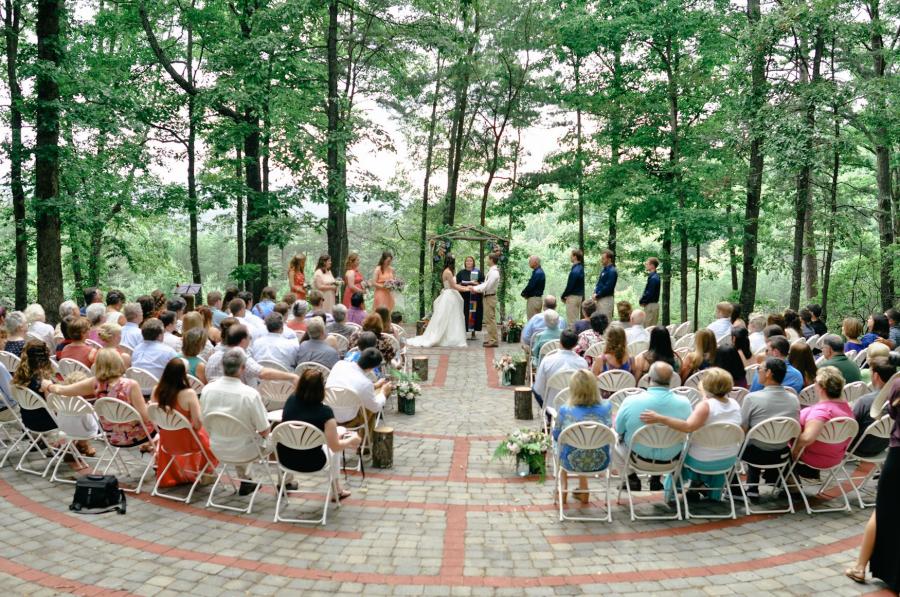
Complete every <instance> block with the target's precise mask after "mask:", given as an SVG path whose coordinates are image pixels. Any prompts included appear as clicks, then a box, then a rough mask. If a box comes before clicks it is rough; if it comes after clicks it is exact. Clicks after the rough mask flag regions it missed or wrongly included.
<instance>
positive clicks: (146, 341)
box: [131, 317, 178, 379]
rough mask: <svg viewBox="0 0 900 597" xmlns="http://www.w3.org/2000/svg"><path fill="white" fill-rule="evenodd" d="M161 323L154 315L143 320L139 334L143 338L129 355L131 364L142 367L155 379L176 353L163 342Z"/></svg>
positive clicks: (137, 367) (163, 331)
mask: <svg viewBox="0 0 900 597" xmlns="http://www.w3.org/2000/svg"><path fill="white" fill-rule="evenodd" d="M163 334H165V330H164V329H163V324H162V322H161V321H160V320H158V319H156V318H155V317H151V318H150V319H148V320H147V321H145V322H144V327H143V328H141V336H142V337H143V340H142V341H141V343H140V344H138V345H137V347H135V349H134V353H133V354H132V355H131V366H132V367H134V368H136V369H143V370H144V371H146V372H147V373H150V374H151V375H153V376H154V377H156V378H157V379H159V378H160V377H162V372H163V370H164V369H165V368H166V365H168V364H169V361H171V360H172V359H174V358H175V357H176V356H177V355H178V353H176V352H175V350H173V349H172V347H171V346H167V345H165V344H163V342H162V339H163Z"/></svg>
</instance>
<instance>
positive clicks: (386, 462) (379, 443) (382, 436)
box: [372, 427, 394, 468]
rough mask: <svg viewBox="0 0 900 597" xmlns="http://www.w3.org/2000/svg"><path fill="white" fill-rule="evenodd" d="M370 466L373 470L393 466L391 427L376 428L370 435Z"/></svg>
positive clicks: (392, 433) (392, 432) (392, 429)
mask: <svg viewBox="0 0 900 597" xmlns="http://www.w3.org/2000/svg"><path fill="white" fill-rule="evenodd" d="M372 466H374V467H375V468H392V467H393V466H394V428H393V427H378V428H376V429H375V432H374V433H373V434H372Z"/></svg>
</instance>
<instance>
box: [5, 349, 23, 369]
mask: <svg viewBox="0 0 900 597" xmlns="http://www.w3.org/2000/svg"><path fill="white" fill-rule="evenodd" d="M20 362H21V359H20V358H19V357H17V356H16V355H14V354H13V353H11V352H6V351H5V350H0V363H2V364H3V366H4V367H6V370H7V371H9V372H10V373H14V372H15V370H16V369H18V368H19V363H20Z"/></svg>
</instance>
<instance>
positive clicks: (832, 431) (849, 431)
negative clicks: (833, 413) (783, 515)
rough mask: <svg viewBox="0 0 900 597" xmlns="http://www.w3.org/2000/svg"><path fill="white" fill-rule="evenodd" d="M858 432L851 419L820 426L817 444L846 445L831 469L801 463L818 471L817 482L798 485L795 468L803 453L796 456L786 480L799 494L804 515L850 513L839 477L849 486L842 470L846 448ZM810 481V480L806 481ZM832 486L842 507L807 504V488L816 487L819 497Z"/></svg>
mask: <svg viewBox="0 0 900 597" xmlns="http://www.w3.org/2000/svg"><path fill="white" fill-rule="evenodd" d="M857 431H859V423H857V422H856V419H854V418H852V417H835V418H834V419H831V420H830V421H826V422H825V424H824V425H823V426H822V431H820V432H819V437H817V438H816V441H817V442H822V443H824V444H846V445H845V447H844V456H842V457H841V461H840V462H839V463H838V464H836V465H834V466H831V467H825V468H819V467H817V466H812V465H810V464H807V463H805V462H804V463H802V464H803V465H804V466H808V467H809V468H811V469H815V470H817V471H819V478H820V480H819V481H813V482H811V483H810V482H807V483H806V484H804V485H801V484H800V479H799V478H798V477H797V474H796V472H795V471H796V468H797V464H799V463H801V458H802V457H803V452H802V451H801V452H800V454H798V455H797V459H796V460H795V461H794V463H793V465H792V466H791V469H790V473H789V474H788V478H789V479H791V480H792V481H793V483H794V486H795V487H796V488H797V490H798V491H799V492H800V498H801V499H802V500H803V505H805V506H806V513H807V514H813V513H821V512H849V511H850V498H849V497H848V496H847V492H846V491H844V485H843V480H841V477H842V476H843V477H844V480H846V481H848V482H849V483H850V484H851V485H852V484H853V481H851V480H850V478H849V477H848V476H847V471H845V470H844V457H845V456H846V455H847V453H846V448H847V447H848V446H849V445H850V442H851V441H853V438H854V437H856V432H857ZM823 475H827V476H825V477H824V479H825V480H824V481H822V480H821V479H822V476H823ZM807 481H810V480H807ZM832 485H835V486H836V487H837V488H838V490H839V491H840V492H841V497H842V498H843V500H844V505H843V507H840V508H813V507H812V506H810V504H809V498H808V497H807V495H806V491H804V489H805V488H807V487H818V488H819V489H818V491H816V493H815V495H821V494H823V493H825V492H826V491H828V488H829V487H831V486H832Z"/></svg>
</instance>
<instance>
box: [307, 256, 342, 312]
mask: <svg viewBox="0 0 900 597" xmlns="http://www.w3.org/2000/svg"><path fill="white" fill-rule="evenodd" d="M337 287H338V286H337V280H335V278H334V275H333V274H332V273H331V256H330V255H326V254H323V255H321V256H319V262H318V263H317V264H316V273H315V274H313V288H315V289H316V290H318V291H319V293H321V295H322V310H323V311H325V312H326V313H331V311H332V310H333V309H334V303H335V302H336V301H337Z"/></svg>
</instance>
